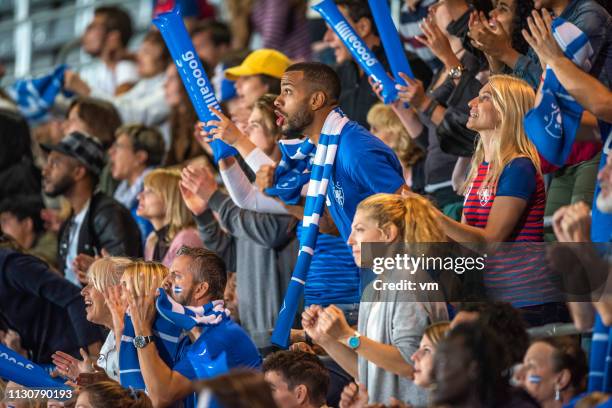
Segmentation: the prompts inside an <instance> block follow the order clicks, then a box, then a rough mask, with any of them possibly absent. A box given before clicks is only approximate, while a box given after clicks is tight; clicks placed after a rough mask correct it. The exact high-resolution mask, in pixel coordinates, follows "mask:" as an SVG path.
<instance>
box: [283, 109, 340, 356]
mask: <svg viewBox="0 0 612 408" xmlns="http://www.w3.org/2000/svg"><path fill="white" fill-rule="evenodd" d="M348 122H349V119H348V118H347V117H345V116H344V114H343V113H342V111H341V110H340V109H334V110H333V111H332V112H330V113H329V115H328V116H327V118H326V119H325V123H324V124H323V129H322V130H321V135H320V137H319V143H318V144H317V145H316V153H314V159H312V157H311V156H312V152H313V150H314V148H315V146H314V144H313V143H312V142H311V141H310V140H303V141H302V143H300V144H295V143H293V144H287V145H291V146H292V149H288V148H287V149H285V150H284V151H283V152H284V157H283V161H282V163H283V165H282V166H281V167H282V170H279V172H278V173H277V183H276V185H275V189H276V190H280V189H282V185H281V186H280V187H281V188H279V182H280V183H281V184H282V183H283V178H285V177H286V176H287V175H290V177H291V178H294V180H295V181H294V182H292V184H291V185H290V186H287V187H292V188H291V189H290V188H285V189H284V190H285V191H288V190H291V191H292V192H291V193H290V194H283V195H280V194H278V195H279V197H281V198H283V196H290V197H295V196H296V194H298V197H299V192H298V191H301V189H302V185H303V182H304V180H305V179H306V177H307V180H308V191H307V194H306V203H305V205H304V218H303V221H302V224H303V228H304V233H303V234H302V236H301V237H300V252H299V254H298V259H297V262H296V264H295V267H294V269H293V275H292V277H291V282H290V283H289V287H288V288H287V292H286V294H285V299H284V301H283V306H282V307H281V310H280V312H279V316H278V320H277V322H276V327H275V328H274V332H273V333H272V343H273V344H275V345H277V346H279V347H283V348H286V347H287V346H288V343H289V333H290V330H291V325H292V324H293V320H294V317H295V313H296V311H297V306H298V303H299V301H300V299H301V297H302V293H303V291H304V284H305V280H306V275H307V273H308V269H309V267H310V262H311V260H312V254H313V253H314V248H315V245H316V243H317V236H318V234H319V218H320V217H321V215H322V214H323V210H324V205H325V199H326V197H327V186H328V184H329V178H330V176H331V172H332V169H333V166H334V161H335V159H336V151H337V149H338V144H339V142H340V138H341V136H342V131H343V129H344V128H345V125H346V124H347V123H348ZM289 151H293V154H291V155H288V152H289ZM311 161H312V162H311ZM309 168H310V172H308V169H309ZM300 183H302V184H300Z"/></svg>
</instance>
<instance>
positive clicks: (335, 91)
mask: <svg viewBox="0 0 612 408" xmlns="http://www.w3.org/2000/svg"><path fill="white" fill-rule="evenodd" d="M339 97H340V80H339V79H338V75H337V74H336V73H335V72H334V70H333V69H331V68H330V67H328V66H327V65H325V64H321V63H317V62H301V63H297V64H294V65H291V66H290V67H289V68H287V70H285V73H284V74H283V76H282V78H281V93H280V95H279V96H278V97H277V98H276V101H275V102H274V105H275V106H276V115H277V118H278V119H277V124H279V125H280V126H281V130H282V132H283V134H284V135H285V136H288V137H292V136H298V135H299V136H306V137H309V138H310V140H311V142H313V143H315V144H317V143H318V141H319V136H320V134H321V130H322V128H323V124H324V123H325V120H326V119H327V117H328V115H330V114H331V113H332V112H333V111H334V110H335V109H337V108H338V99H339ZM404 185H405V182H404V178H403V176H402V167H401V164H400V162H399V160H398V159H397V156H396V155H395V153H393V151H392V150H391V148H389V147H388V146H387V145H385V144H384V143H383V142H382V141H380V139H378V138H377V137H375V136H374V135H372V134H371V133H370V132H368V131H367V130H366V129H365V128H363V127H362V126H360V125H359V124H357V123H356V122H353V121H350V122H349V123H348V124H346V125H345V126H344V128H343V129H342V132H341V137H340V142H339V144H338V150H337V153H336V157H335V161H334V167H333V171H332V174H331V176H330V180H329V185H328V188H327V208H328V209H329V213H330V214H331V217H332V219H333V221H334V223H335V224H336V227H337V228H338V231H339V232H340V235H341V236H342V238H343V239H344V241H346V240H347V239H348V237H349V235H350V233H351V223H352V221H353V216H354V215H355V210H356V208H357V204H359V202H360V201H361V200H363V199H364V198H366V197H368V196H370V195H372V194H376V193H396V192H398V193H399V192H401V190H402V189H403V188H404Z"/></svg>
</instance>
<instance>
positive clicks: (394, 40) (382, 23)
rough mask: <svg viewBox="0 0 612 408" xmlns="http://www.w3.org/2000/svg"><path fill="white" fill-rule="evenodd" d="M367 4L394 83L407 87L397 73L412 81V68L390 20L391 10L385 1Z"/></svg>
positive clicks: (369, 0)
mask: <svg viewBox="0 0 612 408" xmlns="http://www.w3.org/2000/svg"><path fill="white" fill-rule="evenodd" d="M368 3H369V4H370V10H372V16H373V17H374V22H375V23H376V28H378V34H379V35H380V40H381V42H382V45H383V48H384V49H385V55H387V60H388V61H389V65H390V66H391V71H392V72H393V77H394V78H395V82H397V83H398V84H400V85H408V84H407V83H406V81H404V79H403V78H402V77H400V76H399V73H400V72H403V73H404V74H406V75H407V76H408V77H409V78H412V79H414V74H413V73H412V68H410V63H409V62H408V58H406V52H405V51H404V47H403V46H402V42H401V40H400V36H399V33H398V32H397V28H396V27H395V24H394V23H393V19H392V18H391V10H389V5H388V4H387V0H368Z"/></svg>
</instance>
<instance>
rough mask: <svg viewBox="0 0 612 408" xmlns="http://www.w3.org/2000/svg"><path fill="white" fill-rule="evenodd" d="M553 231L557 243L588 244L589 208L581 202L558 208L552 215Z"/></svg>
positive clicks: (589, 231) (589, 233) (589, 237)
mask: <svg viewBox="0 0 612 408" xmlns="http://www.w3.org/2000/svg"><path fill="white" fill-rule="evenodd" d="M553 231H554V232H555V235H556V236H557V239H558V240H559V242H590V240H591V208H590V207H589V206H588V205H586V204H585V203H584V202H583V201H580V202H578V203H575V204H572V205H567V206H564V207H561V208H559V209H558V210H557V211H556V212H555V214H553Z"/></svg>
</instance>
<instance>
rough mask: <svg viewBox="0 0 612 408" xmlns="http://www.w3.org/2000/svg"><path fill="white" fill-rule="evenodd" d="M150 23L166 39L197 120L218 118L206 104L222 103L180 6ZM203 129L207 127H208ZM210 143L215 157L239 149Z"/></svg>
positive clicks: (221, 143) (234, 153)
mask: <svg viewBox="0 0 612 408" xmlns="http://www.w3.org/2000/svg"><path fill="white" fill-rule="evenodd" d="M153 24H155V26H156V27H157V28H158V29H159V32H160V33H161V35H162V37H163V38H164V41H165V42H166V46H167V47H168V50H169V51H170V55H171V56H172V59H173V60H174V64H175V65H176V69H177V71H178V73H179V75H180V76H181V80H182V81H183V85H184V86H185V90H186V91H187V94H188V95H189V99H191V103H192V104H193V108H194V109H195V111H196V113H197V115H198V119H199V120H200V122H204V123H206V122H208V121H210V120H218V119H219V118H217V116H216V115H215V114H213V113H212V111H211V110H210V109H209V108H210V107H213V108H215V109H217V110H219V111H220V110H221V107H220V106H219V102H218V101H217V98H216V97H215V93H214V87H213V86H212V84H211V83H210V81H209V80H208V76H207V75H206V72H205V71H204V68H203V67H202V63H201V62H200V59H199V58H198V54H196V52H195V49H194V47H193V43H192V42H191V38H189V34H188V33H187V29H186V28H185V23H184V22H183V18H182V16H181V12H180V9H179V7H175V8H174V9H173V10H172V11H169V12H167V13H161V14H159V15H158V16H157V17H155V18H154V19H153ZM206 130H208V131H210V128H207V129H206ZM210 146H211V147H212V149H213V153H214V156H215V161H218V160H220V159H223V158H226V157H230V156H234V155H236V154H237V153H238V152H237V151H236V149H234V148H233V147H231V146H229V145H227V144H226V143H224V142H223V141H222V140H219V139H215V140H213V141H212V142H211V143H210Z"/></svg>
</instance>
